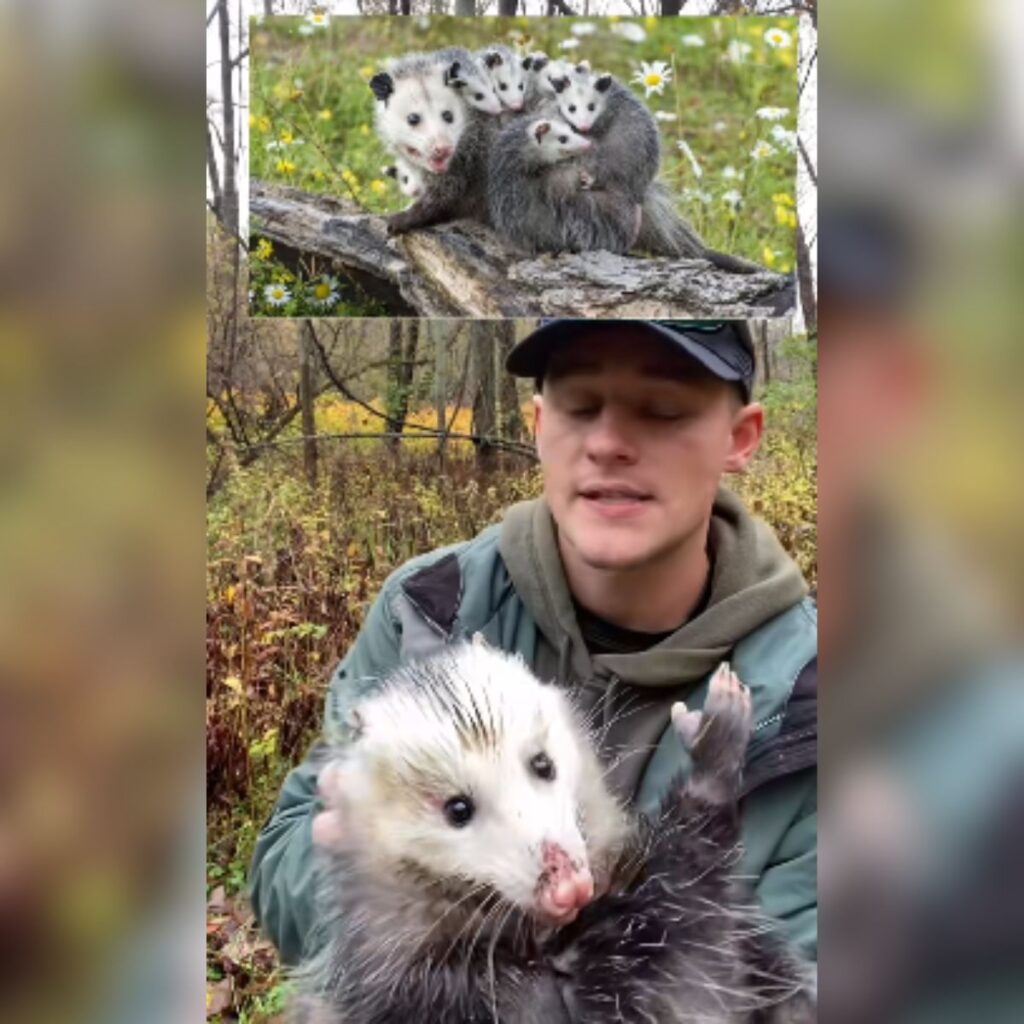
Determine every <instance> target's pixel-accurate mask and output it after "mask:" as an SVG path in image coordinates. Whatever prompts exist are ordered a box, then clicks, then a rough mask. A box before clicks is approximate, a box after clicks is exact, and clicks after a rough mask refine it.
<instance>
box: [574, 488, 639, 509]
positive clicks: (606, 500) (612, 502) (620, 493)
mask: <svg viewBox="0 0 1024 1024" xmlns="http://www.w3.org/2000/svg"><path fill="white" fill-rule="evenodd" d="M579 494H580V497H582V498H585V499H586V500H587V501H592V502H596V503H597V504H599V505H607V506H616V505H622V506H627V505H637V504H640V503H643V502H647V501H651V500H652V496H651V494H650V493H648V492H647V491H643V490H641V489H640V488H638V487H633V486H631V485H629V484H595V485H593V486H588V487H581V488H580V491H579Z"/></svg>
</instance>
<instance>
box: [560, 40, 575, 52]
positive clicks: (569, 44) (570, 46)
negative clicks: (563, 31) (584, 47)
mask: <svg viewBox="0 0 1024 1024" xmlns="http://www.w3.org/2000/svg"><path fill="white" fill-rule="evenodd" d="M579 45H580V41H579V40H578V39H563V40H562V42H560V43H559V44H558V48H559V49H560V50H575V49H576V47H577V46H579Z"/></svg>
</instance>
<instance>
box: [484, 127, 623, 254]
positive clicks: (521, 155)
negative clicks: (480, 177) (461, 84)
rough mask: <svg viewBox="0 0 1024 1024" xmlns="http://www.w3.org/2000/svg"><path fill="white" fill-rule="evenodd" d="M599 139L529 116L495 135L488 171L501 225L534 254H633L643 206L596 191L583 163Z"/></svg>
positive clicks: (494, 214) (494, 213) (494, 215)
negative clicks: (594, 251) (609, 252)
mask: <svg viewBox="0 0 1024 1024" xmlns="http://www.w3.org/2000/svg"><path fill="white" fill-rule="evenodd" d="M591 146H592V143H591V142H590V140H589V139H587V138H586V137H585V136H583V135H580V134H579V133H577V132H574V131H573V130H572V128H570V127H569V125H567V124H566V123H565V122H563V121H559V120H552V119H548V118H537V117H533V116H531V115H529V114H527V115H524V116H522V117H520V118H517V119H516V121H514V122H513V123H512V124H510V125H509V126H508V127H507V128H505V129H504V130H503V131H502V132H501V134H500V135H499V136H498V137H497V139H495V141H494V143H493V145H492V147H491V155H490V160H489V163H488V172H487V199H488V209H489V211H490V215H491V223H492V224H493V226H494V229H495V230H496V231H497V232H498V234H500V235H501V236H502V237H503V238H504V239H505V240H506V241H508V242H510V243H511V244H512V245H515V246H517V247H519V248H520V249H525V250H526V251H527V252H531V253H534V252H562V251H565V250H568V251H569V252H586V251H589V250H591V249H607V250H609V251H611V252H619V253H624V252H628V251H629V249H630V247H631V246H632V244H633V242H634V240H635V239H636V236H637V231H638V230H639V227H640V207H639V206H638V205H637V204H636V203H634V202H633V201H632V200H630V198H629V197H628V196H626V195H624V194H622V193H618V192H609V191H606V190H604V189H600V188H598V189H595V188H594V181H593V179H592V177H591V176H590V174H589V172H588V171H587V170H586V169H585V167H584V166H583V164H582V163H581V159H583V158H585V155H586V153H587V152H588V151H589V150H590V149H591Z"/></svg>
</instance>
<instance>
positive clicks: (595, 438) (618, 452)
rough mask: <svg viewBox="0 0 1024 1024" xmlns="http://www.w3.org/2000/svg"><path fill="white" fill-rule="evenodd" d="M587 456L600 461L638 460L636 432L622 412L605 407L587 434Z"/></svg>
mask: <svg viewBox="0 0 1024 1024" xmlns="http://www.w3.org/2000/svg"><path fill="white" fill-rule="evenodd" d="M586 447H587V454H588V455H589V456H590V457H591V458H592V459H596V460H599V461H603V460H614V461H616V462H628V461H632V460H633V459H635V458H636V445H635V441H634V431H633V429H632V426H631V425H630V424H629V423H628V422H627V419H626V417H625V416H623V415H622V414H621V413H620V412H618V411H616V410H614V409H611V408H608V407H605V408H604V409H602V410H601V412H600V413H599V414H598V415H597V416H596V417H595V418H594V420H593V421H592V422H591V424H590V430H589V431H588V433H587V444H586Z"/></svg>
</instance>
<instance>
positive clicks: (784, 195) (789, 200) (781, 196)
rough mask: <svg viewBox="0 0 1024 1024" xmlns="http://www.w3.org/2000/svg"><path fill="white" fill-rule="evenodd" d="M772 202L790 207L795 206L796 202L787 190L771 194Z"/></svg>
mask: <svg viewBox="0 0 1024 1024" xmlns="http://www.w3.org/2000/svg"><path fill="white" fill-rule="evenodd" d="M772 202H773V203H776V204H778V205H779V206H788V207H789V208H790V209H792V208H793V207H794V206H796V203H794V202H793V197H792V196H791V195H790V194H789V193H788V192H776V193H775V195H773V196H772Z"/></svg>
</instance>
